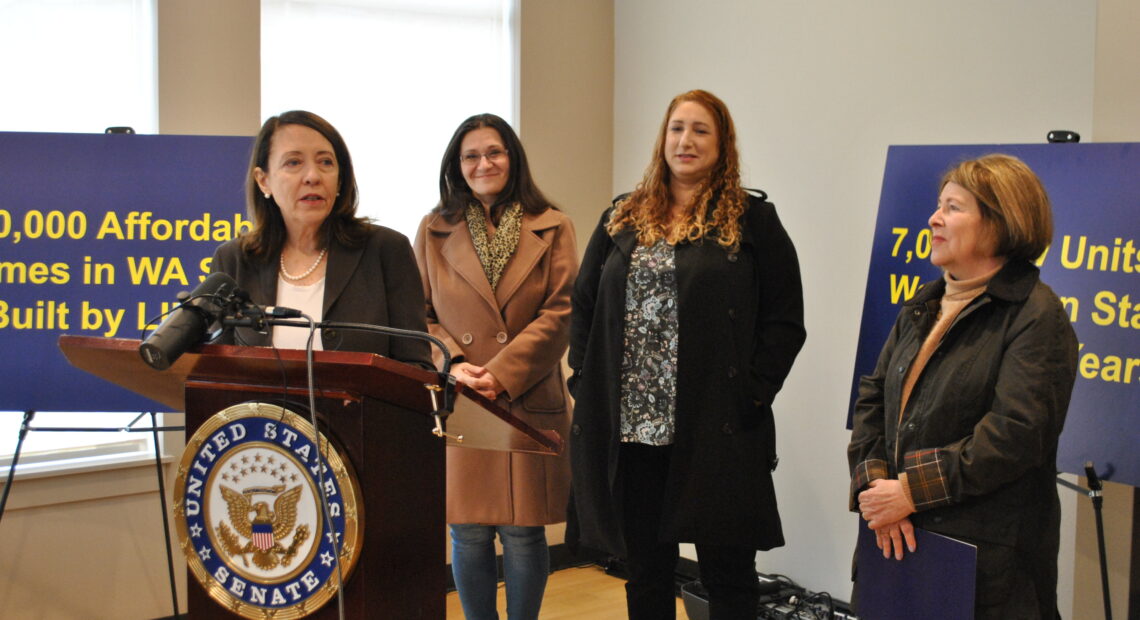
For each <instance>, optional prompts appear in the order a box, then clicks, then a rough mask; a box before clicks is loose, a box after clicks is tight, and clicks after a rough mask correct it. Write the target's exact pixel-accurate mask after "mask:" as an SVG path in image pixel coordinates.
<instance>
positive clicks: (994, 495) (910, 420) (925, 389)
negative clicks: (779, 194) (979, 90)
mask: <svg viewBox="0 0 1140 620" xmlns="http://www.w3.org/2000/svg"><path fill="white" fill-rule="evenodd" d="M930 228H931V231H932V233H933V234H932V242H931V254H930V262H931V263H933V264H935V265H937V266H939V267H941V268H942V269H943V270H944V272H945V274H944V276H943V278H942V279H939V280H936V281H934V282H928V283H926V284H925V285H923V287H922V288H921V289H920V290H919V292H918V294H917V295H915V297H914V298H913V299H911V300H910V301H908V302H907V303H906V304H905V305H904V306H903V308H902V309H901V311H900V312H899V316H898V319H897V320H896V321H895V326H894V329H893V330H892V331H891V335H890V337H889V338H888V339H887V343H886V345H885V346H884V347H883V351H882V354H881V355H880V356H879V362H878V364H877V366H876V367H875V371H874V372H873V373H872V374H870V375H868V376H866V377H863V378H862V379H861V380H860V382H859V398H858V400H857V401H856V404H855V415H854V418H853V429H852V433H851V443H850V445H849V446H848V447H847V458H848V462H849V463H850V466H851V496H850V506H851V508H852V510H858V511H859V512H860V513H861V514H862V516H863V518H864V519H865V520H866V522H867V527H869V528H871V529H872V530H874V531H875V534H876V541H877V544H878V546H879V548H880V549H881V550H882V552H883V555H884V557H890V556H894V557H895V558H897V559H900V560H901V559H903V557H904V555H905V553H906V551H904V549H909V551H915V539H914V528H915V527H921V528H925V529H928V530H931V531H934V532H938V533H940V534H944V535H946V536H951V537H954V538H958V539H962V540H965V541H967V542H969V543H972V544H974V545H976V546H977V577H976V585H975V596H974V602H975V605H974V607H975V609H974V614H975V617H976V618H995V619H996V618H1001V619H1003V620H1004V619H1006V618H1053V617H1055V616H1056V614H1057V551H1058V549H1059V546H1060V519H1061V508H1060V503H1059V501H1058V499H1057V482H1056V473H1057V464H1056V461H1057V440H1058V438H1059V436H1060V435H1061V428H1062V427H1063V425H1064V423H1065V413H1066V412H1067V410H1068V406H1069V397H1070V395H1071V393H1072V389H1073V382H1074V381H1075V380H1076V373H1077V338H1076V335H1075V334H1074V333H1073V327H1072V325H1071V324H1070V323H1069V317H1068V315H1067V314H1066V313H1065V311H1064V309H1063V308H1062V306H1061V301H1060V300H1059V299H1058V298H1057V295H1056V294H1055V293H1054V292H1053V291H1052V290H1051V289H1050V288H1049V287H1048V286H1046V285H1045V284H1044V283H1042V282H1041V280H1040V279H1039V278H1038V271H1037V267H1035V266H1034V265H1033V261H1034V260H1035V259H1036V258H1037V257H1038V256H1040V255H1041V253H1042V252H1044V251H1045V248H1046V247H1048V245H1049V242H1050V240H1051V239H1052V236H1053V220H1052V215H1051V212H1050V207H1049V198H1048V196H1047V195H1046V194H1045V188H1044V187H1043V186H1042V185H1041V181H1040V180H1038V179H1037V175H1035V174H1033V171H1032V170H1030V169H1029V167H1028V166H1026V165H1025V164H1024V163H1023V162H1022V161H1021V160H1019V159H1017V158H1014V157H1010V156H1008V155H987V156H985V157H981V158H979V159H975V160H969V161H965V162H962V163H961V164H959V165H958V166H956V167H955V168H953V169H952V170H950V171H949V172H947V173H946V175H945V176H944V177H943V179H942V188H941V194H940V196H939V197H938V208H937V209H935V211H934V214H933V215H931V216H930ZM855 586H856V596H855V597H853V598H856V599H866V598H870V597H872V596H875V595H876V593H874V592H863V591H862V590H861V589H860V587H859V581H858V579H856V583H855ZM933 587H937V585H936V584H934V585H933Z"/></svg>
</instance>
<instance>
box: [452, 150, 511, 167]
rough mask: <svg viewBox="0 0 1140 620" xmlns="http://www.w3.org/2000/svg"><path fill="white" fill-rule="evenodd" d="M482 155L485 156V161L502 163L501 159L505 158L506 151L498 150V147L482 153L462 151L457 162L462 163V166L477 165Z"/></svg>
mask: <svg viewBox="0 0 1140 620" xmlns="http://www.w3.org/2000/svg"><path fill="white" fill-rule="evenodd" d="M484 157H486V158H487V161H489V162H491V163H492V164H501V163H503V160H505V159H506V158H507V152H506V151H500V150H499V149H492V150H490V151H487V152H486V153H482V154H480V153H464V154H462V155H460V156H459V163H461V164H463V165H464V166H475V165H478V164H479V160H480V159H483V158H484Z"/></svg>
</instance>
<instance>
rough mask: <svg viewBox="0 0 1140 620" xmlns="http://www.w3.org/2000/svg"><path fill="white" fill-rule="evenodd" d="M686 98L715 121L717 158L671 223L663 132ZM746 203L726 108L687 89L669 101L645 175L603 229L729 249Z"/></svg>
mask: <svg viewBox="0 0 1140 620" xmlns="http://www.w3.org/2000/svg"><path fill="white" fill-rule="evenodd" d="M687 101H692V102H695V103H698V104H700V105H702V106H704V108H705V109H706V110H708V111H709V113H710V114H711V115H712V117H713V120H714V122H715V123H716V136H717V161H716V164H715V165H713V168H712V170H710V171H709V174H708V177H706V178H705V180H704V181H702V182H701V184H700V186H699V187H698V188H697V191H696V192H695V193H694V194H693V199H692V202H691V203H690V204H688V205H684V207H685V208H684V210H683V215H682V217H681V221H679V222H672V221H671V218H670V215H669V201H670V193H669V182H670V178H671V171H670V169H669V163H668V161H667V160H666V158H665V134H666V130H667V129H668V125H669V118H670V117H671V116H672V115H673V111H674V110H676V109H677V106H679V105H681V104H682V103H685V102H687ZM710 202H715V205H716V206H715V208H714V209H713V210H712V213H709V209H708V207H709V203H710ZM747 206H748V194H747V193H745V191H744V189H743V188H741V187H740V154H739V153H738V152H737V150H736V127H735V125H733V122H732V116H731V115H729V113H728V107H727V106H726V105H724V102H723V101H721V100H720V99H719V98H717V96H716V95H713V94H712V93H710V92H708V91H704V90H690V91H688V92H685V93H681V94H680V95H677V96H676V97H674V98H673V101H671V102H670V103H669V109H668V110H666V111H665V118H664V120H662V121H661V129H660V131H658V133H657V143H656V144H655V145H654V146H653V157H652V159H651V160H650V163H649V167H648V168H646V170H645V177H644V178H643V179H642V180H641V183H638V185H637V188H636V189H634V191H633V193H631V194H630V195H629V196H628V197H626V198H625V199H623V200H621V201H619V202H618V203H617V206H616V207H615V209H614V213H613V215H612V216H611V217H610V221H609V223H608V224H607V226H606V230H607V231H608V232H609V233H610V234H611V235H613V234H615V233H617V232H618V231H620V230H623V229H625V228H630V229H633V230H635V231H637V242H638V243H639V244H640V245H653V244H654V243H656V242H657V240H658V239H662V238H663V239H665V241H667V242H668V243H674V244H675V243H679V242H681V241H690V242H695V241H698V240H700V239H704V238H706V237H712V238H715V239H716V241H717V243H719V244H720V245H721V246H723V247H725V248H729V249H735V248H736V247H738V246H739V244H740V216H741V214H742V213H744V209H745V208H746V207H747Z"/></svg>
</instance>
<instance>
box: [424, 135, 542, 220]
mask: <svg viewBox="0 0 1140 620" xmlns="http://www.w3.org/2000/svg"><path fill="white" fill-rule="evenodd" d="M483 127H489V128H491V129H494V130H495V131H497V132H498V133H499V138H500V139H502V141H503V147H504V148H506V150H507V159H508V160H509V166H510V167H509V168H508V172H507V184H506V186H504V187H503V191H502V192H500V193H499V195H498V196H497V197H495V204H493V205H491V221H493V222H495V223H496V224H497V223H498V221H499V216H500V215H501V214H502V212H503V209H505V208H506V207H508V206H510V205H512V204H514V203H516V202H517V203H519V204H521V205H522V208H523V211H526V212H528V213H542V212H543V211H546V210H547V209H556V208H557V207H555V206H554V204H553V203H551V202H550V201H549V200H547V199H546V196H544V195H543V194H542V192H541V191H539V189H538V186H537V185H535V183H534V178H533V177H532V176H531V174H530V164H528V163H527V159H526V151H524V150H523V145H522V142H521V141H520V140H519V137H518V135H517V134H516V133H515V130H514V129H511V126H510V125H508V124H507V121H505V120H503V119H502V118H500V117H498V116H496V115H494V114H476V115H475V116H472V117H470V118H468V119H467V120H465V121H463V122H462V123H460V124H459V127H458V128H457V129H456V130H455V133H454V134H452V136H451V141H450V142H448V143H447V149H445V150H444V152H443V160H442V161H440V164H439V204H437V205H436V206H435V209H434V212H435V213H441V214H442V215H443V217H444V218H445V219H447V221H449V222H455V221H457V220H458V219H459V218H461V217H462V216H463V213H464V212H465V211H466V209H467V205H469V204H472V203H477V202H478V199H476V198H475V195H474V194H472V193H471V187H470V186H468V185H467V181H466V179H464V178H463V171H462V170H461V169H460V162H459V155H460V153H459V150H460V148H461V147H462V145H463V138H464V136H466V135H467V134H468V133H470V132H472V131H474V130H476V129H481V128H483Z"/></svg>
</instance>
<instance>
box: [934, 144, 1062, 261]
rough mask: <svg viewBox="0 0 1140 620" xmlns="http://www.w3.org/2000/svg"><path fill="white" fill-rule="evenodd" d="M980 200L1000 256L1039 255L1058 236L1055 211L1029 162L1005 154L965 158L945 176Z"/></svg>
mask: <svg viewBox="0 0 1140 620" xmlns="http://www.w3.org/2000/svg"><path fill="white" fill-rule="evenodd" d="M947 183H955V184H957V185H961V186H962V187H964V188H966V189H967V190H968V191H969V192H970V193H971V194H973V195H974V198H976V199H977V200H978V206H980V207H981V210H982V219H983V220H984V221H985V222H986V224H987V225H988V226H989V227H990V230H991V232H992V233H993V236H994V241H995V244H996V248H995V251H994V255H995V256H1002V257H1005V258H1007V259H1011V260H1012V259H1023V260H1030V261H1032V260H1037V257H1038V256H1041V253H1042V252H1044V251H1045V249H1046V248H1047V247H1049V244H1050V243H1052V241H1053V211H1052V208H1051V207H1050V204H1049V195H1048V194H1047V193H1045V186H1043V185H1042V184H1041V179H1039V178H1037V175H1036V174H1034V173H1033V170H1031V169H1030V168H1029V166H1027V165H1025V162H1023V161H1021V160H1020V159H1018V158H1016V157H1013V156H1012V155H1004V154H1001V153H993V154H990V155H984V156H982V157H979V158H977V159H970V160H966V161H963V162H962V163H960V164H958V165H957V166H955V167H953V168H951V169H950V170H949V171H947V172H946V174H945V175H943V176H942V183H941V184H940V185H939V188H940V189H941V188H943V187H945V186H946V184H947Z"/></svg>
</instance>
